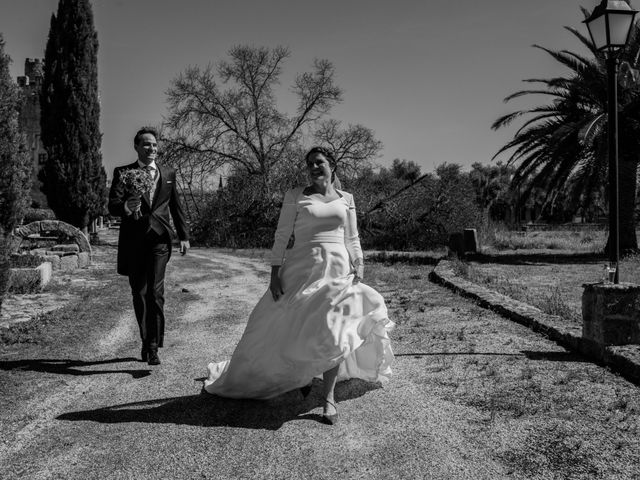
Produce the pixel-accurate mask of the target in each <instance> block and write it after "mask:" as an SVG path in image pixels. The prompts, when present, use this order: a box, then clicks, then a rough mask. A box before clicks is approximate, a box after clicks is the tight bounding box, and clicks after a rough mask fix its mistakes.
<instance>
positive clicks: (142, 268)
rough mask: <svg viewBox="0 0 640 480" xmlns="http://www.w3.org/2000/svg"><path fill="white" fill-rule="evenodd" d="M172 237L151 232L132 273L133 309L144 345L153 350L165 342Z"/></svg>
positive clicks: (132, 267)
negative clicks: (167, 278)
mask: <svg viewBox="0 0 640 480" xmlns="http://www.w3.org/2000/svg"><path fill="white" fill-rule="evenodd" d="M170 248H171V241H170V239H169V236H168V235H166V234H164V235H158V234H157V233H156V232H155V231H153V230H150V231H149V232H147V233H146V235H145V237H144V239H143V240H142V242H141V243H140V248H139V252H138V255H136V258H135V261H134V263H133V265H130V270H129V285H130V286H131V295H132V296H133V309H134V311H135V314H136V320H137V321H138V326H139V327H140V338H141V340H142V345H143V346H144V347H145V348H147V349H148V350H150V351H155V350H157V349H158V347H162V344H163V340H164V274H165V271H166V267H167V262H168V261H169V254H170Z"/></svg>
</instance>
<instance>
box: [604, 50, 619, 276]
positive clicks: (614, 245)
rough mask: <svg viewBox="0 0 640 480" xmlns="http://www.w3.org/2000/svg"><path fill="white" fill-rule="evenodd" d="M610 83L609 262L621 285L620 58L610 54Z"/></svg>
mask: <svg viewBox="0 0 640 480" xmlns="http://www.w3.org/2000/svg"><path fill="white" fill-rule="evenodd" d="M606 63H607V82H608V84H609V85H608V89H607V90H608V101H607V102H608V106H607V108H608V112H607V116H608V123H609V128H608V130H609V131H608V137H609V261H610V262H611V264H612V266H615V269H616V273H615V277H614V280H613V283H619V280H620V279H619V270H620V237H619V233H620V217H619V209H618V80H617V79H618V58H617V57H616V56H615V54H613V53H610V54H609V55H608V56H607V59H606Z"/></svg>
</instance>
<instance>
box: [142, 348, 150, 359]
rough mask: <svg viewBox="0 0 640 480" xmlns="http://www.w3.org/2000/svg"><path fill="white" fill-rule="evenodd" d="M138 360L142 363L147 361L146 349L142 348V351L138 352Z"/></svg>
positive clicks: (147, 352)
mask: <svg viewBox="0 0 640 480" xmlns="http://www.w3.org/2000/svg"><path fill="white" fill-rule="evenodd" d="M140 358H141V360H142V361H143V362H146V361H148V360H149V350H148V349H147V347H142V350H140Z"/></svg>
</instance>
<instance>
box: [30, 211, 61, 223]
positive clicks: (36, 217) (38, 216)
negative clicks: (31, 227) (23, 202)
mask: <svg viewBox="0 0 640 480" xmlns="http://www.w3.org/2000/svg"><path fill="white" fill-rule="evenodd" d="M55 219H56V214H55V213H53V210H51V209H50V208H27V210H26V212H25V214H24V218H23V220H22V223H23V224H27V223H31V222H39V221H42V220H55Z"/></svg>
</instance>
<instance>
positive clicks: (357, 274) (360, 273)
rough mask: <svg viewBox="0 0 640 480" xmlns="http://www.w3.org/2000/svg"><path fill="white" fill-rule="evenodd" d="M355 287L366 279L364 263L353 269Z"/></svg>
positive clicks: (358, 263) (359, 263)
mask: <svg viewBox="0 0 640 480" xmlns="http://www.w3.org/2000/svg"><path fill="white" fill-rule="evenodd" d="M351 273H353V282H352V283H353V285H355V284H357V283H360V282H361V281H362V278H363V277H364V266H363V265H362V262H357V264H356V267H355V268H354V269H353V272H351Z"/></svg>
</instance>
